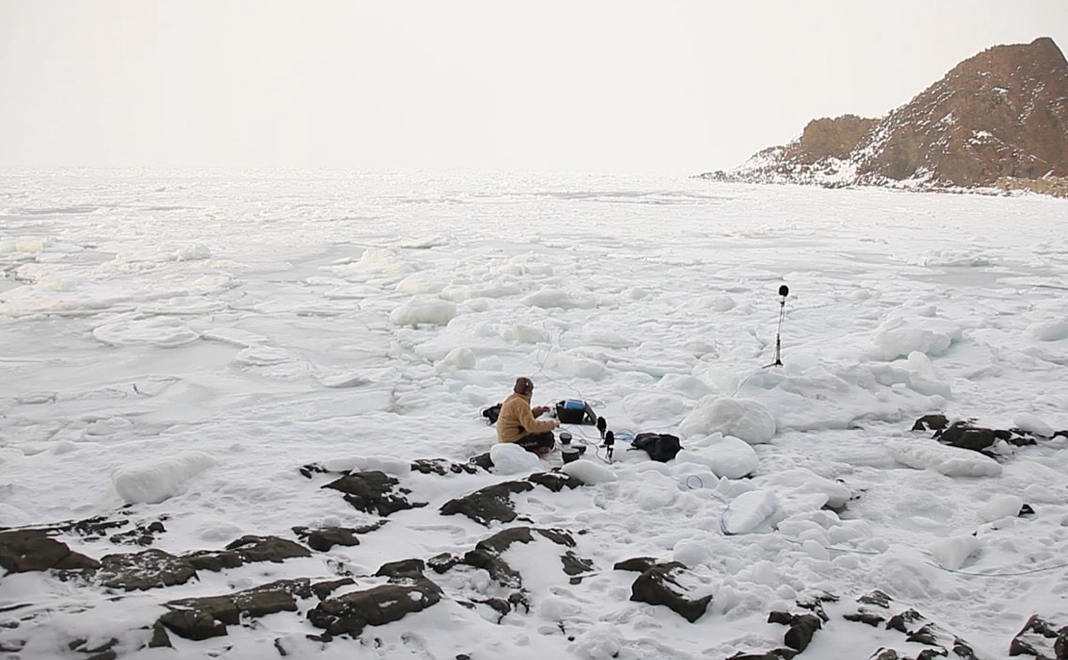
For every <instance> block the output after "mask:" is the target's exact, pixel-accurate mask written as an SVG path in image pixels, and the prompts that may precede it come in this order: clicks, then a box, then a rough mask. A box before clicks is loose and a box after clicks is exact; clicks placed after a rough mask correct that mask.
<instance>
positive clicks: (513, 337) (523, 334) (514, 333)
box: [500, 323, 549, 344]
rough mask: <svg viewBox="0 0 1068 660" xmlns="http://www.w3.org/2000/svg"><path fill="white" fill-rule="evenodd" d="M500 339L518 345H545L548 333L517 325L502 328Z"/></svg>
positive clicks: (541, 329)
mask: <svg viewBox="0 0 1068 660" xmlns="http://www.w3.org/2000/svg"><path fill="white" fill-rule="evenodd" d="M500 334H501V338H502V339H505V340H507V341H514V342H518V343H520V344H545V343H548V342H549V332H548V331H547V330H545V329H544V328H537V327H535V326H532V325H523V324H522V323H517V324H515V325H509V326H505V327H502V328H501V330H500Z"/></svg>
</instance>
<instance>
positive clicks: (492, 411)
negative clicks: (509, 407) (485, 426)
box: [482, 403, 504, 424]
mask: <svg viewBox="0 0 1068 660" xmlns="http://www.w3.org/2000/svg"><path fill="white" fill-rule="evenodd" d="M503 405H504V404H503V403H498V404H497V405H495V406H490V407H489V408H486V409H485V410H483V411H482V416H483V417H485V418H486V419H487V420H489V423H490V424H496V423H497V418H498V417H500V416H501V406H503Z"/></svg>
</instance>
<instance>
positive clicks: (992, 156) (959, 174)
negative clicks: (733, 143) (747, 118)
mask: <svg viewBox="0 0 1068 660" xmlns="http://www.w3.org/2000/svg"><path fill="white" fill-rule="evenodd" d="M701 176H702V177H704V178H710V179H717V180H727V181H748V182H761V183H802V184H816V185H824V186H852V185H881V186H894V187H903V188H915V189H961V188H965V189H968V188H1001V189H1021V188H1023V189H1032V190H1037V191H1041V192H1047V193H1053V194H1057V193H1058V191H1060V192H1061V194H1063V193H1064V192H1065V191H1066V190H1068V185H1066V183H1068V178H1066V177H1068V62H1066V61H1065V58H1064V55H1063V53H1061V51H1060V49H1059V48H1058V47H1057V45H1056V44H1055V43H1054V42H1053V40H1052V39H1049V38H1041V39H1036V40H1035V41H1033V42H1032V43H1030V44H1025V45H1012V46H996V47H994V48H990V49H988V50H986V51H983V52H982V53H979V54H978V55H976V56H974V57H972V58H970V59H967V60H965V61H963V62H961V63H960V64H958V65H957V66H956V67H954V68H953V69H952V70H951V71H950V72H949V73H947V74H946V75H945V77H943V78H942V79H941V80H939V81H938V82H936V83H935V84H933V85H931V86H930V87H928V88H927V89H926V90H924V91H923V92H921V93H920V94H919V95H918V96H916V97H915V98H913V99H912V100H911V101H910V102H909V103H907V104H905V105H903V106H901V107H899V108H897V109H896V110H893V111H892V112H890V113H889V114H888V115H886V116H885V117H882V118H877V119H865V118H862V117H857V116H855V115H845V116H842V117H838V118H835V119H817V120H814V121H812V122H809V124H808V126H806V127H805V130H804V132H803V133H802V134H801V136H800V137H799V138H798V139H796V140H794V141H793V142H791V143H790V144H787V145H785V146H779V147H771V148H769V149H765V150H764V151H761V152H759V153H757V154H755V155H754V156H753V157H751V158H750V159H749V160H748V161H746V162H745V163H744V164H742V165H741V166H740V167H738V168H735V169H733V170H730V171H728V172H723V171H717V172H712V173H707V174H703V175H701Z"/></svg>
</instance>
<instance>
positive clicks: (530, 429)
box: [497, 377, 560, 454]
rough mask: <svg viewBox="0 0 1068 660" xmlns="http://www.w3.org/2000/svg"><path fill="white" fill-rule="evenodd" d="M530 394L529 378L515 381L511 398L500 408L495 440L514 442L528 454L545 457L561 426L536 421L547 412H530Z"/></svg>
mask: <svg viewBox="0 0 1068 660" xmlns="http://www.w3.org/2000/svg"><path fill="white" fill-rule="evenodd" d="M533 393H534V383H533V382H532V381H531V380H530V379H529V378H524V377H520V378H517V379H516V381H515V387H513V388H512V394H510V395H508V398H507V399H505V400H504V403H503V404H501V413H500V416H499V417H498V418H497V440H498V441H500V442H514V443H516V444H517V445H519V446H520V447H522V448H524V449H526V450H527V451H532V452H534V453H536V454H546V453H548V452H550V451H552V449H553V446H554V445H555V444H556V438H555V437H554V436H553V429H556V428H559V427H560V422H558V421H556V420H555V419H549V420H544V421H538V420H537V419H535V418H536V417H539V416H540V415H543V414H544V413H547V412H549V407H548V406H537V407H536V408H531V407H530V397H531V395H532V394H533Z"/></svg>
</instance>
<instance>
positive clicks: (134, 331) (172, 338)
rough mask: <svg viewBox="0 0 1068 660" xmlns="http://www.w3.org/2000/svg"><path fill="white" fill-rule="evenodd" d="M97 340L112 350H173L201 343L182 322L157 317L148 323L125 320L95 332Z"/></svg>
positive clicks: (106, 324)
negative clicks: (153, 347) (116, 347)
mask: <svg viewBox="0 0 1068 660" xmlns="http://www.w3.org/2000/svg"><path fill="white" fill-rule="evenodd" d="M93 337H94V338H96V340H97V341H99V342H100V343H102V344H108V345H109V346H158V347H159V348H173V347H175V346H184V345H185V344H189V343H192V342H195V341H197V340H198V339H200V335H199V334H197V333H196V332H194V331H193V330H192V329H190V328H189V326H187V325H186V324H185V323H184V322H183V321H182V320H181V319H178V318H174V317H171V316H156V317H152V318H144V319H123V320H120V321H112V322H110V323H105V324H103V325H99V326H97V327H96V328H93Z"/></svg>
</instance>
